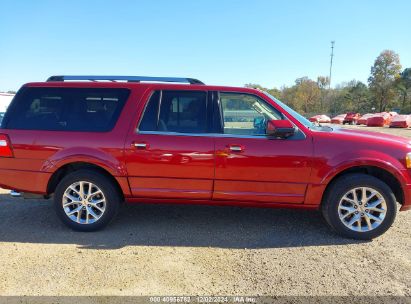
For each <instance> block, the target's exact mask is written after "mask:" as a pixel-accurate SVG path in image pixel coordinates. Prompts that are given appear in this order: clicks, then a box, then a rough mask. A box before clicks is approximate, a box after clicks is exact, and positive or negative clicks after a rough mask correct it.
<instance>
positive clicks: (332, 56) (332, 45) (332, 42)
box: [328, 41, 335, 90]
mask: <svg viewBox="0 0 411 304" xmlns="http://www.w3.org/2000/svg"><path fill="white" fill-rule="evenodd" d="M334 44H335V41H331V62H330V77H329V79H328V89H329V90H330V89H331V75H332V70H333V58H334Z"/></svg>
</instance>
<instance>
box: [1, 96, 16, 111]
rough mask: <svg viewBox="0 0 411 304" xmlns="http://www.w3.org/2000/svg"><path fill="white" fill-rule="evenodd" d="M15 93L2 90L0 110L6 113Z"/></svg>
mask: <svg viewBox="0 0 411 304" xmlns="http://www.w3.org/2000/svg"><path fill="white" fill-rule="evenodd" d="M13 97H14V94H11V93H2V92H0V112H1V113H4V112H6V110H7V107H8V106H9V104H10V102H11V101H12V100H13Z"/></svg>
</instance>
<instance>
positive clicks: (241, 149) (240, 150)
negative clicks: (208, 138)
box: [228, 145, 244, 152]
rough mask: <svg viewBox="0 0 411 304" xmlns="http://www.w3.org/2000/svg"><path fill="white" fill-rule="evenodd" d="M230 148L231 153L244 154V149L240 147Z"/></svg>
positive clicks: (233, 146)
mask: <svg viewBox="0 0 411 304" xmlns="http://www.w3.org/2000/svg"><path fill="white" fill-rule="evenodd" d="M228 148H229V149H230V151H231V152H243V151H244V147H243V146H240V145H229V146H228Z"/></svg>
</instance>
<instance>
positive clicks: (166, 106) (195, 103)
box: [139, 91, 207, 133]
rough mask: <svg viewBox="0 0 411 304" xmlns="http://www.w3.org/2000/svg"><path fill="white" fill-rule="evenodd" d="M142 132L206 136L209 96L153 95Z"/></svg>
mask: <svg viewBox="0 0 411 304" xmlns="http://www.w3.org/2000/svg"><path fill="white" fill-rule="evenodd" d="M158 111H160V112H158ZM139 130H140V131H159V132H176V133H206V132H207V93H206V92H198V91H195V92H194V91H162V92H156V93H154V94H153V95H152V96H151V98H150V100H149V101H148V104H147V107H146V110H145V112H144V116H143V119H142V120H141V123H140V126H139Z"/></svg>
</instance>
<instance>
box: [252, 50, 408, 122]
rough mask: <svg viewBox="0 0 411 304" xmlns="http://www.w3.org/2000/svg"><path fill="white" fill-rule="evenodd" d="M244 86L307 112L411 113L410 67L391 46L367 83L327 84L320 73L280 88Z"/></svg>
mask: <svg viewBox="0 0 411 304" xmlns="http://www.w3.org/2000/svg"><path fill="white" fill-rule="evenodd" d="M245 86H246V87H252V88H259V89H261V90H265V91H267V92H268V93H270V94H271V95H273V96H274V97H276V98H278V99H280V100H281V101H283V102H284V103H286V104H288V105H289V106H291V107H292V108H294V109H295V110H296V111H298V112H300V113H302V114H306V115H311V114H314V113H316V114H329V115H335V114H341V113H347V112H359V113H363V114H364V113H372V112H384V111H393V110H396V111H398V112H400V113H411V68H406V69H404V70H403V69H402V66H401V63H400V57H399V55H398V54H396V53H395V52H394V51H391V50H384V51H383V52H381V54H380V55H379V56H378V57H377V58H376V59H375V62H374V65H373V66H372V67H371V73H370V77H369V78H368V83H367V84H365V83H362V82H361V81H357V80H351V81H349V82H345V83H342V84H339V85H337V86H336V87H335V88H329V78H328V77H325V76H319V77H317V79H316V80H313V79H309V78H308V77H301V78H298V79H296V81H295V84H294V85H292V86H289V87H287V86H284V87H282V88H281V89H277V88H272V89H269V88H264V87H262V86H260V85H258V84H246V85H245Z"/></svg>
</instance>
